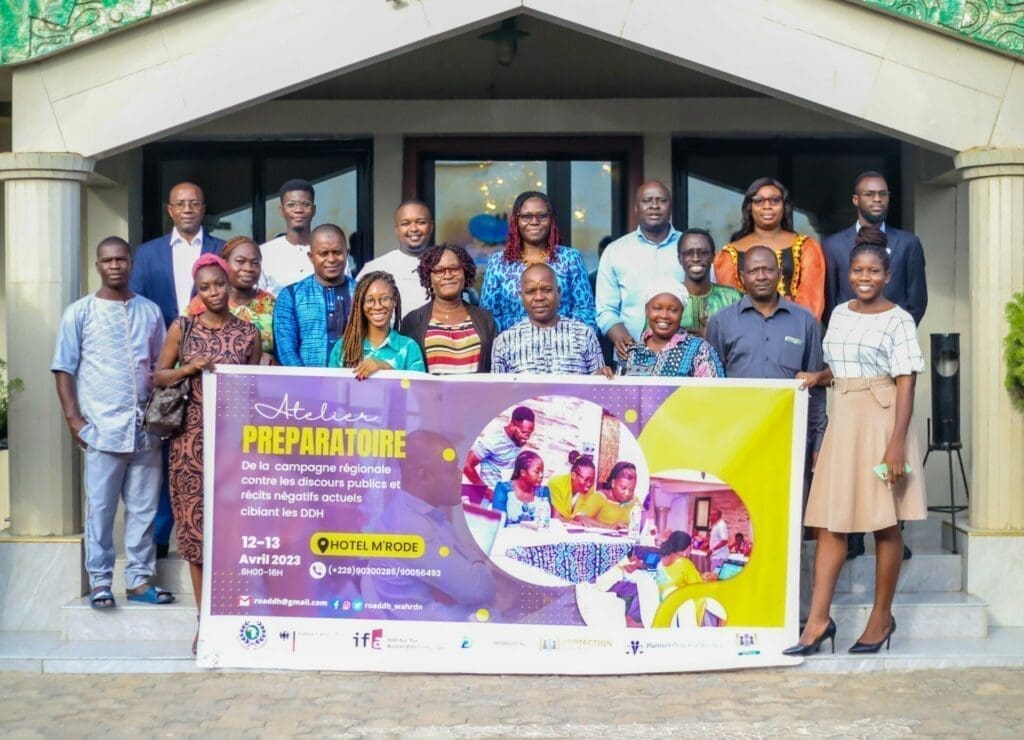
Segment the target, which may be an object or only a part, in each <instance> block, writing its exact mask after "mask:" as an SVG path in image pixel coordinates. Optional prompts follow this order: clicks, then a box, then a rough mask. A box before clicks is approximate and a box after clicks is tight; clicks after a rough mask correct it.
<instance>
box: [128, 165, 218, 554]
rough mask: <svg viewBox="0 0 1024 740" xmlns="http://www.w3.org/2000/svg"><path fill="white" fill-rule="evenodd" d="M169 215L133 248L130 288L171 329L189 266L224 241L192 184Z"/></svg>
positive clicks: (159, 535) (166, 535)
mask: <svg viewBox="0 0 1024 740" xmlns="http://www.w3.org/2000/svg"><path fill="white" fill-rule="evenodd" d="M167 215H169V216H170V217H171V222H172V223H173V224H174V226H173V227H172V228H171V233H170V234H164V235H163V236H161V237H158V238H156V239H153V240H152V241H148V242H146V243H145V244H141V245H139V248H138V249H137V250H135V259H134V262H133V265H132V276H131V280H130V281H129V287H130V289H131V291H132V292H133V293H136V294H138V295H140V296H142V297H143V298H148V299H149V300H151V301H153V303H155V304H156V305H158V306H159V307H160V313H161V314H162V315H163V319H164V323H165V325H166V326H168V327H169V326H170V325H171V322H173V321H174V319H175V318H177V317H178V316H184V315H185V314H186V313H187V311H188V303H189V301H190V300H192V294H193V292H194V291H193V287H192V286H193V282H192V265H193V264H194V263H195V261H196V260H197V259H199V256H200V255H202V254H207V253H209V252H212V253H214V254H220V250H221V249H223V247H224V240H223V239H218V238H217V237H215V236H213V235H212V234H208V233H206V230H205V229H204V228H203V217H204V216H205V215H206V201H205V198H204V197H203V191H202V188H200V187H199V186H198V185H196V184H195V183H191V182H179V183H178V184H177V185H175V186H174V187H173V188H171V191H170V193H168V195H167ZM167 456H168V445H167V444H164V446H163V484H162V486H161V489H160V503H159V507H158V508H157V513H156V519H155V521H154V532H153V540H154V541H155V542H156V555H157V557H158V558H166V557H167V554H168V551H169V549H170V541H171V529H172V528H173V526H174V518H173V515H172V513H171V498H170V489H169V488H168V487H167Z"/></svg>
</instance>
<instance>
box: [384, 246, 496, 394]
mask: <svg viewBox="0 0 1024 740" xmlns="http://www.w3.org/2000/svg"><path fill="white" fill-rule="evenodd" d="M417 272H418V273H419V278H420V284H421V285H422V286H423V288H424V289H425V290H426V291H427V298H428V300H427V303H426V305H423V306H420V307H419V308H417V309H416V310H414V311H410V312H409V313H408V314H406V316H405V318H404V319H402V330H403V333H404V334H405V335H406V336H408V337H410V338H411V339H413V340H415V342H416V344H418V345H419V348H420V350H421V351H422V352H423V356H424V358H425V359H426V363H427V372H429V373H431V374H433V375H460V374H463V373H489V372H490V371H491V345H492V344H493V343H494V337H496V336H497V334H498V329H497V327H496V326H495V324H494V317H492V316H491V314H490V312H489V311H487V310H486V309H483V308H478V307H476V306H471V305H470V304H469V303H467V302H466V301H464V300H463V299H462V295H463V291H464V290H465V289H466V286H467V285H472V284H473V279H474V278H475V277H476V265H475V264H473V259H472V258H471V257H470V256H469V254H468V253H467V252H466V250H465V249H463V248H462V247H459V246H456V245H454V244H439V245H437V246H435V247H430V248H429V249H427V250H426V251H425V252H424V253H423V256H422V257H420V262H419V266H418V267H417Z"/></svg>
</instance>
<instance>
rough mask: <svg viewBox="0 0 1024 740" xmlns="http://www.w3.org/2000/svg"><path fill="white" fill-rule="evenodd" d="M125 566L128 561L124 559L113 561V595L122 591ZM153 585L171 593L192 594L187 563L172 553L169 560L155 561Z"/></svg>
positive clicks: (119, 558)
mask: <svg viewBox="0 0 1024 740" xmlns="http://www.w3.org/2000/svg"><path fill="white" fill-rule="evenodd" d="M127 564H128V561H127V560H125V559H124V557H118V558H117V559H116V560H115V561H114V586H113V590H114V593H115V594H118V593H121V592H122V591H124V568H125V566H126V565H127ZM153 583H154V584H155V585H157V586H159V587H160V588H162V589H164V590H165V591H170V592H171V593H175V594H179V593H182V594H184V593H192V577H191V576H190V575H189V572H188V562H186V561H185V560H182V559H181V558H179V557H178V556H177V555H175V554H174V553H172V554H171V556H170V557H169V558H162V559H160V560H157V561H156V574H155V575H154V576H153Z"/></svg>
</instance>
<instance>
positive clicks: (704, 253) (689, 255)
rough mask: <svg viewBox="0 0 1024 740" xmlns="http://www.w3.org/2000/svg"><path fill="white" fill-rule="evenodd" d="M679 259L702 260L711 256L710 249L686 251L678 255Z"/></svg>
mask: <svg viewBox="0 0 1024 740" xmlns="http://www.w3.org/2000/svg"><path fill="white" fill-rule="evenodd" d="M679 256H680V257H685V258H686V259H691V260H703V259H707V258H708V257H710V256H711V250H710V249H686V250H684V251H682V252H680V253H679Z"/></svg>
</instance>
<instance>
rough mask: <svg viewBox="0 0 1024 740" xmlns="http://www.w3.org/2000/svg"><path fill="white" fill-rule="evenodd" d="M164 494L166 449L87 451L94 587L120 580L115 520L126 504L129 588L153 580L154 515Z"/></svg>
mask: <svg viewBox="0 0 1024 740" xmlns="http://www.w3.org/2000/svg"><path fill="white" fill-rule="evenodd" d="M159 495H160V450H159V449H157V448H154V449H151V450H144V451H141V452H102V451H101V450H96V449H93V448H91V447H90V448H89V449H88V450H86V452H85V503H86V517H85V569H86V570H87V571H88V573H89V587H90V588H91V589H95V588H97V587H100V586H110V585H111V583H112V582H113V577H114V516H115V515H116V514H117V504H118V500H123V501H124V547H125V554H126V555H127V558H128V565H127V567H126V568H125V586H126V587H127V588H130V589H131V588H137V587H139V586H141V585H143V584H144V583H146V582H147V581H149V579H150V578H151V577H152V576H153V571H154V569H155V568H156V547H155V546H154V545H153V517H154V515H155V514H156V507H157V498H158V497H159Z"/></svg>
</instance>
